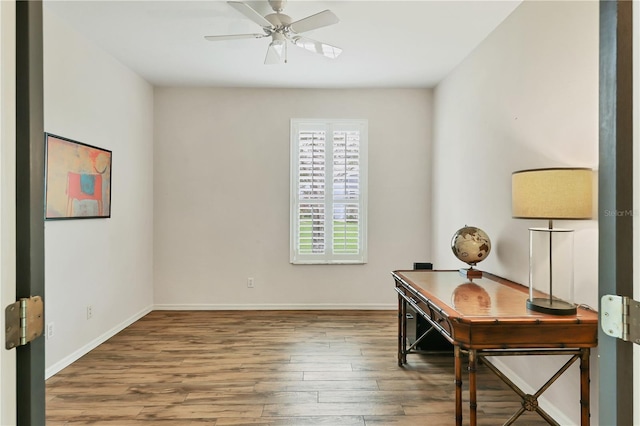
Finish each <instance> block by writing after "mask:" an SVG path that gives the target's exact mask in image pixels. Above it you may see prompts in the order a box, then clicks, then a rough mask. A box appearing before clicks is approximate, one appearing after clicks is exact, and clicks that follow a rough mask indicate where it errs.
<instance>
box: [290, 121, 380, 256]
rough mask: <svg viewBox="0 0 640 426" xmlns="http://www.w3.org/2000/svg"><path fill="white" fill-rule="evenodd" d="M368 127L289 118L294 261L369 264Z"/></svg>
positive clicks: (365, 125)
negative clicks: (367, 244)
mask: <svg viewBox="0 0 640 426" xmlns="http://www.w3.org/2000/svg"><path fill="white" fill-rule="evenodd" d="M367 126H368V124H367V121H366V120H307V119H293V120H291V263H334V264H335V263H366V260H367V250H366V249H367V246H366V242H367V226H366V225H367V220H366V219H367V203H366V195H367Z"/></svg>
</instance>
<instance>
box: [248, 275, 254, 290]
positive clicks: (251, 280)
mask: <svg viewBox="0 0 640 426" xmlns="http://www.w3.org/2000/svg"><path fill="white" fill-rule="evenodd" d="M247 287H249V288H253V287H254V282H253V278H251V277H249V278H247Z"/></svg>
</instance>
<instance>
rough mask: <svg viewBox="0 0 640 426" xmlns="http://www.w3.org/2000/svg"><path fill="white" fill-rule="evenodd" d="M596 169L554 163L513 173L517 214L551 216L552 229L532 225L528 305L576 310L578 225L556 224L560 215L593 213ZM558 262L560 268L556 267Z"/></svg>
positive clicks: (540, 309) (573, 216) (557, 311)
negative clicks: (575, 232)
mask: <svg viewBox="0 0 640 426" xmlns="http://www.w3.org/2000/svg"><path fill="white" fill-rule="evenodd" d="M592 192H593V172H592V170H591V169H587V168H549V169H532V170H521V171H517V172H513V174H512V176H511V209H512V216H513V217H514V218H517V219H546V220H548V221H549V227H548V228H529V298H528V299H527V308H529V309H531V310H533V311H537V312H543V313H547V314H553V315H573V314H575V313H576V305H575V304H574V303H573V230H572V229H559V228H554V227H553V221H554V220H557V219H565V220H579V219H591V217H592ZM554 265H555V268H554Z"/></svg>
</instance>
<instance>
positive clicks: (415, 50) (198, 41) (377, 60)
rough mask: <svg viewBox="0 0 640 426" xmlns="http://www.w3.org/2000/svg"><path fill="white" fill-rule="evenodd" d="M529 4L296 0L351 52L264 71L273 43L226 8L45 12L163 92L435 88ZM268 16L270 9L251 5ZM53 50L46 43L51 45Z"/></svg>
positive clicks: (81, 6)
mask: <svg viewBox="0 0 640 426" xmlns="http://www.w3.org/2000/svg"><path fill="white" fill-rule="evenodd" d="M520 2H521V0H517V1H515V0H513V1H512V0H502V1H482V0H475V1H456V0H448V1H359V0H350V1H344V0H342V1H315V0H290V1H289V2H288V4H287V5H286V7H285V9H284V13H286V14H288V15H289V16H291V17H292V18H293V20H298V19H301V18H303V17H306V16H308V15H312V14H314V13H317V12H320V11H322V10H325V9H330V10H331V11H333V12H334V13H335V14H336V15H337V16H338V18H339V19H340V22H339V23H338V24H336V25H332V26H329V27H325V28H320V29H317V30H314V31H310V32H308V33H304V35H305V36H308V37H310V38H313V39H316V40H319V41H323V42H325V43H329V44H333V45H336V46H339V47H341V48H342V49H344V51H343V53H342V55H341V56H340V57H339V58H337V59H335V60H332V59H328V58H324V57H322V56H320V55H317V54H314V53H311V52H307V51H305V50H303V49H300V48H298V47H295V46H293V45H291V44H290V45H289V49H288V63H286V64H279V65H264V64H263V62H264V57H265V53H266V50H267V46H268V44H269V41H270V39H269V38H262V39H243V40H228V41H216V42H210V41H206V40H205V39H204V36H205V35H220V34H243V33H261V32H262V30H261V28H260V27H259V26H258V25H257V24H255V23H254V22H252V21H250V20H249V19H247V18H246V17H244V16H243V15H242V14H240V13H239V12H238V11H236V10H235V9H233V8H232V7H231V6H229V5H228V4H227V3H226V2H225V1H219V0H208V1H186V0H180V1H149V0H147V1H91V0H88V1H58V0H45V3H44V4H45V8H47V10H49V11H51V12H53V14H55V15H57V16H58V17H59V18H60V19H61V20H63V21H64V22H66V23H68V24H69V25H70V26H71V27H73V28H74V29H75V30H76V31H78V32H80V33H81V34H83V36H85V37H86V38H88V39H91V40H93V42H94V43H96V44H97V45H99V46H101V47H102V48H103V49H104V50H106V51H107V52H109V53H111V54H112V55H113V56H114V57H116V58H117V59H118V60H120V61H121V62H122V63H124V64H125V65H127V66H128V67H129V68H131V69H132V70H134V71H135V72H137V73H138V74H139V75H141V76H142V77H143V78H145V79H146V80H147V81H149V82H150V83H152V84H154V85H158V86H229V87H294V88H372V87H387V88H398V87H412V88H414V87H433V86H435V85H436V84H437V83H438V82H439V81H440V80H441V79H442V78H443V77H444V76H446V75H447V74H448V73H449V72H450V71H451V70H452V69H453V68H455V66H456V65H457V64H458V63H460V61H462V60H463V59H464V58H465V57H466V56H467V55H468V54H469V53H470V52H471V51H472V50H473V49H474V48H475V47H476V46H477V45H478V44H479V43H480V42H481V41H482V40H483V39H484V38H485V37H486V36H487V35H488V34H489V33H490V32H491V31H493V29H494V28H495V27H496V26H498V25H499V24H500V22H502V21H503V20H504V19H505V18H506V17H507V16H508V15H509V14H510V13H511V12H512V11H513V9H515V8H516V7H517V6H518V5H519V4H520ZM246 3H248V4H249V5H250V6H251V7H253V8H254V9H255V10H257V11H258V12H260V13H261V14H263V15H265V14H267V13H270V12H272V11H271V9H270V7H269V5H268V3H267V2H266V1H247V2H246ZM45 46H46V44H45Z"/></svg>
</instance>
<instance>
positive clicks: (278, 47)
mask: <svg viewBox="0 0 640 426" xmlns="http://www.w3.org/2000/svg"><path fill="white" fill-rule="evenodd" d="M227 3H228V4H229V5H230V6H231V7H233V8H234V9H236V10H237V11H238V12H240V13H242V14H243V15H244V16H245V17H247V18H249V19H251V20H252V21H253V22H255V23H256V24H258V25H260V26H261V27H262V30H263V31H264V34H260V33H254V34H230V35H213V36H205V39H207V40H209V41H218V40H237V39H243V38H264V37H271V43H269V47H268V49H267V56H266V57H265V59H264V63H265V64H277V63H280V62H282V61H283V60H284V62H285V63H286V62H287V43H286V42H287V40H288V41H290V42H291V43H293V44H294V45H296V46H298V47H301V48H303V49H306V50H308V51H311V52H313V53H317V54H320V55H322V56H325V57H327V58H331V59H335V58H337V57H338V55H340V53H342V49H340V48H339V47H336V46H332V45H330V44H326V43H322V42H320V41H316V40H312V39H310V38H307V37H303V36H301V35H300V34H301V33H304V32H307V31H311V30H315V29H317V28H322V27H326V26H329V25H333V24H337V23H338V22H340V20H339V19H338V17H337V16H336V15H335V14H334V13H333V12H331V11H330V10H323V11H322V12H319V13H316V14H315V15H311V16H307V17H306V18H302V19H299V20H297V21H293V20H292V19H291V17H290V16H288V15H285V14H284V13H282V10H283V9H284V6H285V5H286V3H287V0H269V5H270V6H271V8H272V9H273V11H274V12H275V13H270V14H268V15H266V16H262V15H260V14H259V13H258V12H257V11H256V10H255V9H253V8H252V7H251V6H249V5H248V4H246V3H243V2H241V1H228V2H227Z"/></svg>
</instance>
